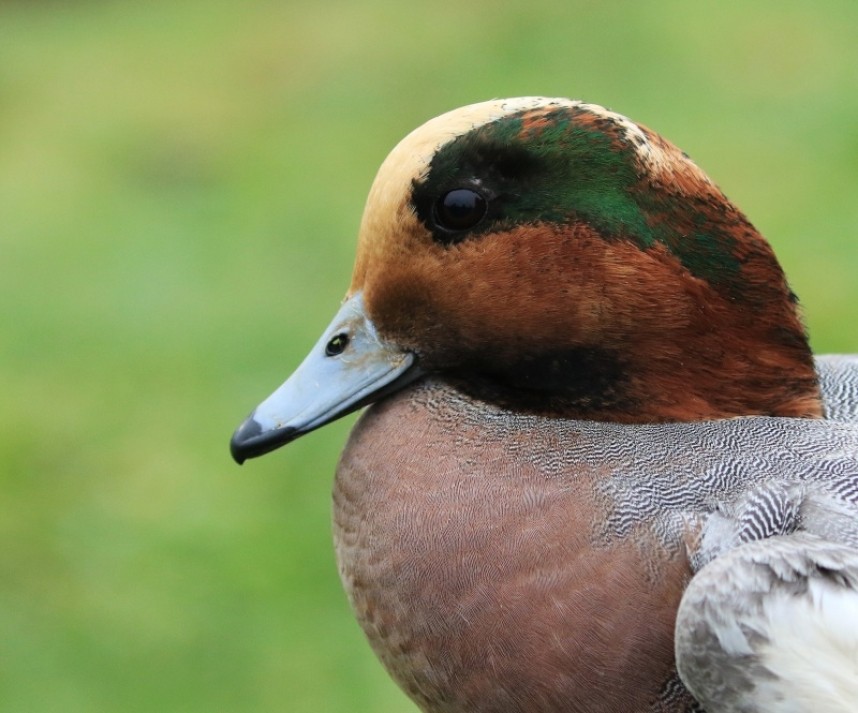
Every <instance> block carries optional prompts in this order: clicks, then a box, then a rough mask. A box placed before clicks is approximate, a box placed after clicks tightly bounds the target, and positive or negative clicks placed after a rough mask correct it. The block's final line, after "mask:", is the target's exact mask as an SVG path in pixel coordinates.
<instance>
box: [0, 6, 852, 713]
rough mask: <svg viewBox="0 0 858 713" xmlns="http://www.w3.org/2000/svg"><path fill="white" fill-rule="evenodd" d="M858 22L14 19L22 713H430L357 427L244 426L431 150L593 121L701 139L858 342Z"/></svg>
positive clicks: (9, 375)
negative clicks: (351, 540) (506, 106)
mask: <svg viewBox="0 0 858 713" xmlns="http://www.w3.org/2000/svg"><path fill="white" fill-rule="evenodd" d="M856 27H858V5H856V4H855V3H854V2H849V1H848V0H842V1H839V2H838V1H835V0H830V1H824V2H818V3H798V2H795V3H793V2H789V3H784V2H776V1H775V0H769V1H768V2H760V3H755V4H747V3H738V2H736V3H720V4H718V5H717V6H716V5H715V4H709V5H707V6H706V7H704V6H703V4H689V3H686V2H680V1H679V0H675V1H663V2H653V3H623V2H617V3H589V2H569V1H568V0H564V1H562V2H561V1H558V2H550V1H549V0H532V1H531V2H527V3H516V4H506V5H503V6H501V7H498V6H497V4H495V3H488V2H476V3H471V4H466V3H462V2H452V1H451V0H441V1H439V2H435V3H423V4H418V3H413V4H407V3H398V2H393V1H390V2H373V3H349V2H345V1H344V0H343V1H342V2H328V3H314V2H309V1H305V2H298V1H296V0H292V1H290V2H285V3H284V2H274V1H273V0H272V1H270V2H265V1H263V0H250V1H248V2H244V3H235V2H233V3H227V2H222V1H217V0H206V1H205V2H203V1H202V0H173V1H172V2H151V3H137V4H133V3H119V2H95V1H94V0H93V1H90V2H71V1H70V2H66V3H56V2H24V1H23V0H19V1H18V2H14V1H11V0H10V1H9V2H5V3H2V4H0V383H2V384H3V391H4V394H3V398H2V400H0V419H2V423H0V458H2V463H3V466H2V468H0V478H2V497H0V536H2V539H0V542H2V545H0V708H2V710H4V711H6V710H8V711H28V712H37V713H42V712H44V713H47V712H53V711H57V712H60V711H61V712H62V713H77V712H80V713H100V712H102V711H103V712H105V713H107V712H112V711H123V712H134V711H158V712H159V713H163V712H172V711H176V712H179V711H181V712H182V713H185V712H194V711H199V712H203V711H205V712H206V713H209V712H210V711H236V712H240V711H259V712H263V711H284V710H288V711H293V712H295V713H339V712H342V713H346V712H348V713H360V712H361V711H373V712H375V713H384V712H385V711H391V712H392V711H406V710H413V707H412V706H411V704H409V703H408V702H407V700H406V699H405V697H404V696H403V695H402V694H401V693H400V692H399V691H398V690H397V689H396V687H395V686H394V685H393V684H392V683H390V682H389V680H388V679H387V677H386V675H385V674H384V672H383V671H382V669H381V667H380V665H379V664H377V663H376V661H375V660H374V658H373V655H372V653H371V652H370V650H369V647H368V646H367V645H366V643H365V642H364V640H363V637H362V634H361V633H360V631H359V629H358V627H357V625H356V624H355V623H354V622H353V621H352V618H351V614H350V612H349V610H348V606H347V604H346V602H345V598H344V596H343V595H342V593H341V591H340V586H339V582H338V579H337V574H336V566H335V563H334V558H333V552H332V548H331V545H330V525H329V510H330V504H329V492H330V482H331V477H332V473H333V469H334V465H335V462H336V458H337V456H338V453H339V450H340V448H341V446H342V444H343V442H344V440H345V437H346V433H347V431H348V427H349V422H340V423H337V424H334V425H332V426H330V427H328V428H326V429H323V430H322V431H320V432H318V433H315V434H313V435H312V436H310V437H308V438H306V439H304V440H302V441H299V442H297V443H296V444H294V445H292V446H290V447H289V448H288V449H285V450H283V451H280V452H278V453H277V454H275V455H273V456H269V457H268V458H265V459H262V460H260V461H254V462H252V463H250V464H248V465H246V466H245V467H244V468H243V469H239V468H237V467H236V466H234V465H233V464H232V462H231V461H230V460H229V457H228V451H227V442H228V438H229V435H230V433H231V431H232V429H233V428H234V427H235V425H237V423H238V422H239V420H240V419H241V418H242V417H243V416H244V415H245V414H246V412H247V411H249V410H250V408H251V407H252V406H253V405H255V403H256V402H257V401H258V400H259V399H260V398H262V397H263V396H265V395H267V393H268V392H269V391H270V390H271V389H272V388H273V387H274V386H275V385H277V384H278V383H280V381H282V380H283V379H284V378H285V377H286V376H287V375H288V373H289V371H290V370H291V369H292V368H293V367H294V366H295V365H296V364H297V363H298V361H299V360H300V358H301V357H302V356H303V353H304V352H305V350H306V349H307V348H308V347H309V346H310V345H311V344H312V343H313V342H314V341H315V339H316V337H317V335H318V333H319V332H320V331H321V330H322V329H323V327H324V326H325V325H326V324H327V321H328V319H329V317H330V316H331V315H332V314H333V312H334V311H335V309H336V305H337V302H338V300H339V299H340V297H341V295H342V294H343V292H344V291H345V288H346V286H347V282H348V277H349V271H350V265H351V259H352V252H353V243H354V238H355V234H356V230H357V225H358V221H359V218H360V212H361V209H362V206H363V201H364V197H365V195H366V190H367V188H368V187H369V183H370V181H371V179H372V176H373V175H374V172H375V169H376V168H377V166H378V164H379V162H380V161H381V160H382V158H383V157H384V155H385V154H386V152H387V151H388V150H389V148H390V147H391V146H392V145H393V144H394V143H395V142H396V141H398V140H399V138H401V137H402V136H403V135H404V134H405V133H406V132H407V131H409V130H410V129H412V128H414V127H415V126H416V125H418V124H419V123H421V122H422V121H424V120H425V119H428V118H429V117H431V116H434V115H435V114H438V113H440V112H442V111H445V110H447V109H450V108H453V107H455V106H458V105H461V104H465V103H470V102H473V101H478V100H482V99H486V98H490V97H494V96H510V95H518V94H548V95H561V96H576V97H581V98H585V99H588V100H590V101H595V102H598V103H602V104H606V105H609V106H611V107H613V108H615V109H616V110H618V111H621V112H623V113H625V114H628V115H629V116H631V117H633V118H635V119H637V120H639V121H642V122H644V123H646V124H648V125H649V126H651V127H653V128H654V129H656V130H657V131H659V132H661V133H663V134H664V135H666V136H667V137H669V138H671V139H672V140H674V141H675V142H676V143H678V144H679V145H680V146H682V147H683V148H684V149H685V150H687V151H688V152H689V153H691V155H692V156H693V157H694V158H695V159H696V160H697V161H698V162H699V163H700V164H701V165H702V166H703V167H704V168H705V169H706V170H708V171H709V173H710V174H711V175H712V176H713V177H714V178H715V180H716V181H717V182H718V183H719V184H720V185H721V186H722V188H723V189H724V190H725V191H726V192H727V193H728V195H730V196H731V197H732V198H733V199H734V200H735V201H736V202H737V203H738V205H740V206H741V207H742V208H743V209H744V210H745V211H746V212H747V213H748V215H749V216H750V217H751V219H752V220H753V221H754V222H755V223H756V224H757V225H758V227H760V228H761V229H762V230H763V232H764V233H765V234H766V235H767V236H768V237H769V239H770V240H771V242H772V243H773V244H774V246H775V248H776V250H777V251H778V252H779V254H780V255H781V257H782V260H783V262H784V264H785V267H786V268H787V271H788V273H789V274H790V276H791V279H792V283H793V286H794V288H795V289H796V291H797V292H798V293H799V294H800V295H801V297H802V299H803V303H804V305H805V308H806V316H807V322H808V324H809V326H810V329H811V334H812V338H813V342H814V346H815V348H816V349H817V350H818V351H838V350H839V351H850V350H853V351H858V327H856V314H858V279H856V268H858V201H856V200H855V191H856V187H858V128H856V127H858V74H856V72H855V67H856V66H858V43H856V42H855V41H854V37H855V30H856Z"/></svg>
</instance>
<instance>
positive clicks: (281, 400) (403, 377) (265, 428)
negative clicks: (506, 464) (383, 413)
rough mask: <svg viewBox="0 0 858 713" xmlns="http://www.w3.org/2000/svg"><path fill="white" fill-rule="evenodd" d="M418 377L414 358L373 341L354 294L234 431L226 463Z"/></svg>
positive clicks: (289, 437)
mask: <svg viewBox="0 0 858 713" xmlns="http://www.w3.org/2000/svg"><path fill="white" fill-rule="evenodd" d="M420 375H421V372H420V370H419V368H418V366H417V358H416V356H415V355H414V354H413V353H411V352H408V351H404V350H403V349H401V348H400V347H397V346H396V345H393V344H391V343H389V342H386V341H385V340H384V339H382V338H381V337H380V336H379V335H378V332H377V331H376V329H375V326H374V325H373V323H372V320H371V319H370V318H369V317H368V316H367V314H366V311H365V310H364V304H363V296H362V294H361V293H360V292H358V293H355V294H354V295H352V296H351V297H350V298H349V299H347V300H346V301H345V302H344V303H343V305H342V307H340V310H339V312H337V314H336V316H335V317H334V319H333V320H332V321H331V324H330V326H328V328H327V329H326V330H325V332H324V334H322V337H321V339H319V341H318V342H317V343H316V346H314V347H313V349H312V351H311V352H310V353H309V354H308V355H307V358H306V359H304V361H303V362H302V363H301V365H300V366H299V367H298V368H297V370H296V371H295V373H294V374H292V376H290V377H289V378H288V379H287V380H286V382H285V383H284V384H283V385H282V386H281V387H280V388H279V389H277V390H276V391H275V392H274V393H273V394H271V396H269V397H268V398H267V399H265V401H263V402H262V403H261V404H259V406H257V407H256V409H255V410H254V411H253V413H251V414H250V416H248V418H247V419H246V420H245V421H244V423H242V424H241V425H240V426H239V427H238V429H237V430H236V432H235V433H234V434H233V436H232V440H231V441H230V451H231V452H232V457H233V458H234V459H235V460H236V462H238V463H239V464H240V463H243V462H244V461H245V460H247V459H248V458H255V457H256V456H261V455H264V454H265V453H268V452H270V451H273V450H274V449H275V448H279V447H280V446H283V445H285V444H287V443H289V442H290V441H294V440H295V439H296V438H298V437H299V436H303V435H304V434H305V433H309V432H310V431H313V430H315V429H317V428H319V427H320V426H324V425H325V424H326V423H330V422H331V421H334V420H335V419H338V418H340V416H345V415H346V414H348V413H351V412H352V411H355V410H357V409H359V408H361V407H362V406H366V405H367V404H370V403H372V402H373V401H377V400H378V399H380V398H382V397H383V396H386V395H387V394H390V393H393V392H395V391H398V390H399V389H401V388H402V387H403V386H405V385H406V384H408V383H410V382H412V381H414V380H415V379H416V378H418V377H419V376H420Z"/></svg>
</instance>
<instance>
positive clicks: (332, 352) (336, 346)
mask: <svg viewBox="0 0 858 713" xmlns="http://www.w3.org/2000/svg"><path fill="white" fill-rule="evenodd" d="M348 345H349V335H348V334H346V333H345V332H340V333H339V334H335V335H334V336H333V337H331V341H329V342H328V343H327V344H326V345H325V356H329V357H334V356H339V355H340V354H342V353H343V352H344V351H345V350H346V347H347V346H348Z"/></svg>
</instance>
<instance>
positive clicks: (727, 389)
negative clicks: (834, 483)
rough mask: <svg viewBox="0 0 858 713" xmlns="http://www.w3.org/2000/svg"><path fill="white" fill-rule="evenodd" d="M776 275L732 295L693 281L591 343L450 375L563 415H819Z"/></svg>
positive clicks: (490, 396) (619, 418)
mask: <svg viewBox="0 0 858 713" xmlns="http://www.w3.org/2000/svg"><path fill="white" fill-rule="evenodd" d="M778 270H779V268H778ZM780 284H781V285H782V288H777V287H775V288H772V287H771V283H766V282H763V283H761V285H760V288H759V290H760V292H761V293H760V294H757V295H751V294H748V293H747V292H746V293H745V294H744V295H743V299H737V298H736V297H733V296H724V295H720V294H718V293H717V292H716V291H714V290H713V289H712V288H711V287H708V286H706V285H705V284H704V285H701V283H699V282H698V283H697V284H696V285H695V287H696V288H700V289H701V294H700V295H697V296H696V297H698V299H693V300H690V301H689V302H687V303H686V305H685V307H684V309H681V310H680V309H679V308H676V307H675V305H674V308H673V309H672V311H664V312H663V313H660V314H650V315H649V316H648V317H640V316H639V318H637V319H628V320H623V321H624V322H625V324H626V325H627V327H628V328H627V329H625V330H624V331H622V332H620V333H618V334H616V335H607V336H606V335H605V334H601V335H599V338H598V339H594V340H593V342H592V344H593V345H588V344H587V343H583V344H581V343H578V344H574V345H570V346H560V347H558V346H556V345H554V346H552V347H551V348H550V349H545V350H541V351H540V350H539V349H538V347H537V348H536V349H533V350H532V351H531V352H530V353H528V351H527V350H520V351H519V354H523V355H524V356H519V357H516V360H515V361H509V360H507V361H506V362H505V363H504V364H503V365H499V364H494V365H492V364H486V363H485V362H483V363H479V364H469V365H465V367H464V368H463V369H462V370H461V371H459V372H457V373H456V374H454V375H453V378H454V380H455V381H456V383H457V385H458V386H459V388H461V389H462V390H464V391H466V392H468V393H470V394H471V395H472V396H475V397H477V398H480V399H482V400H486V401H490V402H494V403H497V404H500V405H502V406H504V407H508V408H513V409H517V410H523V411H528V412H535V413H541V414H545V415H550V416H560V417H565V418H576V419H587V420H599V421H614V422H625V423H653V422H666V421H695V420H711V419H721V418H732V417H736V416H749V415H767V416H782V417H799V418H820V417H822V416H823V406H822V398H821V393H820V390H819V384H818V379H817V375H816V370H815V366H814V361H813V356H812V353H811V351H810V348H809V345H808V340H807V336H806V334H805V331H804V328H803V326H802V323H801V320H800V318H799V315H798V310H797V305H796V301H795V298H794V296H793V295H792V293H791V292H790V291H789V289H788V288H787V287H786V282H785V281H783V280H781V281H780ZM772 290H775V291H777V292H778V294H777V295H773V294H772ZM775 296H776V297H777V299H773V297H775ZM595 345H598V346H595Z"/></svg>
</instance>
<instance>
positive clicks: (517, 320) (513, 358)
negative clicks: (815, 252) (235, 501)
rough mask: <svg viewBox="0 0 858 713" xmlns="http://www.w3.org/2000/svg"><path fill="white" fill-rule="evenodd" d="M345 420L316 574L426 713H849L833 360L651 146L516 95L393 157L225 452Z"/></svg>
mask: <svg viewBox="0 0 858 713" xmlns="http://www.w3.org/2000/svg"><path fill="white" fill-rule="evenodd" d="M364 407H368V408H364ZM359 409H364V411H363V413H362V414H361V416H360V418H359V419H358V421H357V422H356V425H355V426H354V428H353V430H352V432H351V434H350V436H349V439H348V443H347V444H346V446H345V449H344V451H343V453H342V455H341V457H340V460H339V464H338V466H337V469H336V473H335V476H334V486H333V532H334V545H335V550H336V555H337V561H338V567H339V573H340V577H341V580H342V583H343V586H344V589H345V592H346V594H347V596H348V599H349V601H350V604H351V606H352V608H353V610H354V613H355V616H356V618H357V620H358V622H359V623H360V625H361V627H362V628H363V631H364V632H365V634H366V637H367V639H368V641H369V644H370V646H371V647H372V649H373V650H374V652H375V654H376V655H377V656H378V658H379V659H380V660H381V662H382V663H383V665H384V666H385V667H386V669H387V671H388V672H389V673H390V675H391V676H392V678H393V679H394V680H395V681H396V682H397V683H398V684H399V686H400V687H401V688H402V689H403V690H404V691H405V693H406V694H407V695H408V696H409V697H410V698H411V700H412V701H413V702H414V703H415V704H416V706H417V707H418V708H419V709H420V710H422V711H424V712H425V713H466V712H467V713H500V712H503V713H548V712H551V713H558V712H569V713H572V712H574V713H584V712H586V713H637V712H641V713H643V712H646V713H687V712H691V711H707V712H708V713H739V712H743V713H751V712H760V713H761V712H763V711H765V712H766V713H802V712H805V711H813V713H820V712H821V711H826V712H827V713H841V712H842V713H845V712H846V711H855V710H858V356H855V355H828V356H816V357H815V356H814V355H813V354H812V352H811V350H810V347H809V343H808V337H807V333H806V330H805V327H804V324H803V322H802V317H801V314H800V311H799V305H798V300H797V298H796V296H795V294H794V293H793V291H792V290H791V289H790V287H789V284H788V282H787V280H786V277H785V275H784V272H783V270H782V268H781V266H780V264H779V263H778V261H777V258H776V257H775V255H774V252H773V250H772V248H771V247H770V245H769V243H768V242H767V241H766V240H765V239H764V238H763V236H762V235H761V234H760V233H759V232H758V231H757V230H756V228H754V226H753V225H752V224H751V223H750V222H749V220H748V219H747V218H746V217H745V215H744V214H743V213H742V212H741V211H740V210H739V209H738V208H737V207H736V206H734V204H733V203H731V202H730V200H728V199H727V197H726V196H725V195H724V194H723V193H722V192H721V190H720V189H719V188H718V187H717V186H716V185H715V184H714V183H713V182H712V180H711V179H710V178H709V177H708V176H707V175H706V174H705V173H704V172H703V171H702V169H700V168H699V167H698V166H697V164H695V163H694V162H693V161H692V160H691V159H690V158H689V156H688V155H687V154H685V153H683V152H682V151H681V150H679V149H678V148H677V147H675V146H674V145H673V144H672V143H670V142H669V141H667V140H666V139H664V138H662V137H661V136H659V135H658V134H656V133H655V132H653V131H651V130H650V129H648V128H646V127H645V126H643V125H641V124H638V123H636V122H633V121H631V120H630V119H628V118H626V117H624V116H622V115H620V114H617V113H615V112H613V111H610V110H608V109H606V108H604V107H601V106H598V105H595V104H589V103H585V102H582V101H577V100H569V99H563V98H547V97H521V98H513V99H500V100H491V101H486V102H481V103H478V104H473V105H469V106H465V107H462V108H459V109H456V110H453V111H451V112H448V113H445V114H442V115H441V116H438V117H436V118H434V119H432V120H430V121H428V122H427V123H425V124H423V125H422V126H420V127H419V128H417V129H415V130H414V131H413V132H412V133H410V134H409V135H408V136H406V137H405V138H404V139H403V140H402V141H401V142H400V143H399V144H398V145H396V147H395V148H394V149H393V150H392V152H391V153H390V154H389V156H388V157H387V158H386V159H385V160H384V162H383V163H382V165H381V167H380V169H379V171H378V174H377V176H376V178H375V180H374V182H373V184H372V186H371V188H370V192H369V196H368V199H367V203H366V207H365V210H364V214H363V218H362V220H361V223H360V229H359V235H358V242H357V255H356V260H355V266H354V271H353V275H352V280H351V285H350V286H349V288H348V291H347V294H346V297H345V299H344V301H343V302H342V304H341V306H340V308H339V310H338V311H337V312H336V314H335V316H334V318H333V320H332V321H331V323H330V325H329V326H328V327H327V329H325V330H324V332H323V333H322V336H321V338H320V339H319V341H318V342H317V344H316V345H315V346H314V347H313V348H312V349H311V351H310V352H309V355H308V356H307V357H306V359H305V360H304V361H303V362H302V363H301V364H300V365H299V366H298V368H297V370H296V371H295V372H294V373H293V375H292V376H291V377H290V378H289V379H287V381H286V382H285V383H283V385H282V386H280V387H279V388H277V389H276V390H275V391H274V392H273V393H272V394H271V395H270V396H269V397H268V398H266V399H265V400H263V401H262V402H261V403H260V404H259V405H258V406H257V407H256V408H255V409H254V410H253V411H252V413H251V414H250V416H249V417H248V418H247V419H246V420H245V421H244V422H243V423H242V424H241V425H240V426H239V428H238V429H237V430H236V432H235V434H234V435H233V437H232V440H231V444H230V445H231V452H232V455H233V457H234V458H235V460H236V461H238V462H239V463H242V462H244V461H245V460H247V459H249V458H255V457H258V456H261V455H263V454H266V453H269V452H271V451H273V450H274V449H276V448H279V447H280V446H282V445H284V444H287V443H289V442H291V441H292V440H294V439H296V438H298V437H300V436H303V435H305V434H307V433H309V432H310V431H313V430H314V429H317V428H320V427H321V426H324V425H325V424H327V423H329V422H331V421H333V420H335V419H337V418H340V417H341V416H343V415H345V414H347V413H351V412H353V411H356V410H359Z"/></svg>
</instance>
